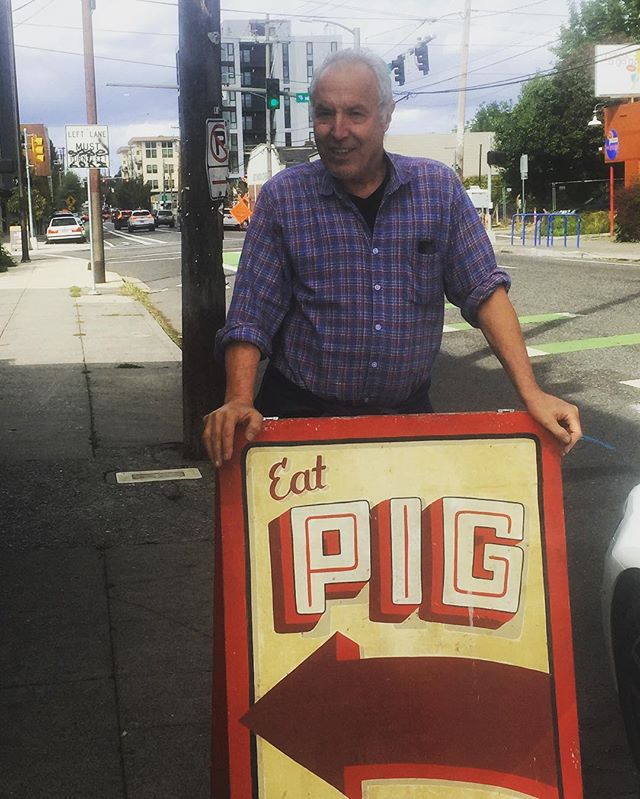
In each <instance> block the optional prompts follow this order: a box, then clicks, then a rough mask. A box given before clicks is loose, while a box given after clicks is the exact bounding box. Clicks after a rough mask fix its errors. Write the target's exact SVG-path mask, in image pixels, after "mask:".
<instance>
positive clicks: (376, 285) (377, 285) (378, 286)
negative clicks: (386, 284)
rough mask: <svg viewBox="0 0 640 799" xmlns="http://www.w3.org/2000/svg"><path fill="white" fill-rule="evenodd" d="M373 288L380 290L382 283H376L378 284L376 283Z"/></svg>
mask: <svg viewBox="0 0 640 799" xmlns="http://www.w3.org/2000/svg"><path fill="white" fill-rule="evenodd" d="M373 288H374V289H375V290H376V291H380V288H381V286H380V284H379V283H376V284H375V286H374V287H373Z"/></svg>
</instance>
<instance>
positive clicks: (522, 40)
mask: <svg viewBox="0 0 640 799" xmlns="http://www.w3.org/2000/svg"><path fill="white" fill-rule="evenodd" d="M95 4H96V9H95V11H94V12H93V33H94V52H95V56H96V58H95V65H96V91H97V105H98V122H99V123H101V124H106V125H108V126H109V139H110V149H111V152H112V155H113V156H115V152H116V150H117V148H118V147H120V146H122V145H124V144H126V143H127V141H128V139H129V138H131V137H133V136H157V135H169V136H175V135H178V100H177V92H176V91H175V89H172V88H139V87H135V86H134V85H133V84H154V85H163V86H175V84H176V68H175V63H176V49H177V42H178V0H95ZM11 5H12V9H13V25H14V43H15V52H16V68H17V73H18V95H19V104H20V117H21V120H22V122H25V123H32V122H42V123H44V124H45V125H46V126H47V128H48V130H49V136H50V137H51V139H52V141H53V143H54V145H55V146H56V147H64V126H65V125H67V124H84V123H86V119H87V117H86V105H85V88H84V66H83V57H82V14H81V2H80V0H11ZM395 5H396V8H394V7H393V6H394V4H393V3H391V2H389V0H221V18H222V20H223V21H224V20H227V19H244V20H247V19H264V15H265V14H267V13H268V14H270V15H271V17H272V18H273V17H277V18H283V17H284V18H291V20H292V28H293V32H294V34H296V35H300V36H304V35H305V34H316V35H322V34H325V33H332V34H334V33H337V34H338V35H340V36H342V41H343V45H344V46H349V45H350V44H351V43H352V40H353V39H352V34H351V33H350V32H349V31H347V30H344V29H343V28H340V27H336V25H341V26H344V27H346V28H349V29H353V28H356V27H357V28H359V29H360V37H361V45H362V47H366V48H368V49H371V50H373V51H374V52H376V53H377V54H379V55H380V56H382V57H383V58H384V59H385V60H386V61H388V62H390V61H391V60H392V59H393V58H395V57H396V56H397V55H399V54H400V53H402V52H404V51H405V50H407V49H408V48H411V47H413V46H414V45H415V44H416V43H417V40H418V38H419V37H423V38H426V37H433V39H432V41H431V42H430V43H429V62H430V71H429V74H428V75H426V76H423V75H421V74H420V73H417V74H416V75H414V76H413V77H411V76H410V75H408V78H411V79H408V80H407V83H406V84H405V86H404V87H402V89H400V88H399V87H397V85H396V84H394V86H395V87H396V88H397V89H398V100H399V102H398V104H397V107H396V111H395V113H394V117H393V121H392V124H391V128H390V133H393V134H402V133H445V132H449V131H452V130H454V129H455V126H456V120H457V116H458V84H459V74H460V53H461V50H462V47H461V45H462V39H463V16H464V13H463V12H464V6H465V3H464V0H449V2H447V3H444V2H442V0H402V3H398V4H395ZM471 7H472V11H471V28H470V40H469V63H468V73H467V85H468V87H469V91H467V92H466V94H465V119H466V120H467V121H469V120H471V119H472V118H473V116H474V114H475V112H476V110H477V108H478V106H479V105H480V104H482V103H487V102H492V101H493V100H514V101H515V100H517V97H518V94H519V92H520V89H521V87H522V83H514V84H512V85H509V86H503V87H493V86H492V84H494V83H495V82H497V81H508V80H516V79H518V78H522V77H524V76H527V75H532V74H534V73H535V72H536V71H538V70H545V69H549V68H550V67H552V66H553V64H554V61H555V58H554V55H553V52H552V50H551V49H550V48H552V47H553V45H554V43H555V42H556V41H557V39H558V35H559V32H560V27H561V26H562V25H563V24H564V23H566V22H567V20H568V0H529V1H528V2H527V0H484V2H483V3H480V2H479V0H473V1H472V5H471ZM400 8H401V10H399V9H400ZM332 22H333V23H336V25H332ZM113 84H127V85H125V86H123V85H120V86H116V85H113ZM476 86H480V87H483V88H479V89H475V88H474V87H476ZM406 90H414V91H423V92H429V93H427V94H421V95H416V96H413V97H410V98H408V99H400V98H401V96H402V94H403V93H406ZM112 166H113V168H114V170H115V169H117V168H118V166H119V159H118V158H116V157H112Z"/></svg>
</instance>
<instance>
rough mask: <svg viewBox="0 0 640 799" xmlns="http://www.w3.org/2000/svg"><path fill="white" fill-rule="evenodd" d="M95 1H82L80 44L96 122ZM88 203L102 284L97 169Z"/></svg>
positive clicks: (90, 113)
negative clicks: (93, 12) (93, 17)
mask: <svg viewBox="0 0 640 799" xmlns="http://www.w3.org/2000/svg"><path fill="white" fill-rule="evenodd" d="M94 7H95V0H82V43H83V50H84V87H85V94H86V102H87V123H88V124H89V125H97V124H98V106H97V103H96V73H95V64H94V60H93V24H92V21H91V11H92V9H93V8H94ZM88 184H89V204H90V211H91V213H90V219H91V262H92V265H93V282H94V284H95V283H104V282H105V279H106V278H105V271H104V239H103V235H102V202H101V200H100V170H99V169H90V170H89V180H88Z"/></svg>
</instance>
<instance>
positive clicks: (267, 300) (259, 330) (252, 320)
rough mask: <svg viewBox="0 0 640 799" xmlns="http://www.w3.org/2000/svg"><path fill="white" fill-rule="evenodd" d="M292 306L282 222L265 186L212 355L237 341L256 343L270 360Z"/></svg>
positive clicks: (257, 204)
mask: <svg viewBox="0 0 640 799" xmlns="http://www.w3.org/2000/svg"><path fill="white" fill-rule="evenodd" d="M290 303H291V272H290V268H289V264H288V261H287V255H286V251H285V247H284V244H283V236H282V220H281V218H280V215H279V213H278V206H277V203H275V202H274V201H273V199H272V196H271V191H270V187H269V185H268V184H267V185H265V186H263V188H262V189H261V191H260V195H259V197H258V201H257V203H256V207H255V210H254V213H253V216H252V217H251V224H250V225H249V228H248V230H247V234H246V236H245V240H244V246H243V248H242V255H241V256H240V262H239V264H238V272H237V275H236V281H235V286H234V289H233V297H232V300H231V305H230V307H229V314H228V316H227V321H226V323H225V325H224V327H223V328H222V329H221V330H219V331H218V333H217V335H216V346H215V351H216V356H217V357H222V356H223V353H224V350H225V349H226V347H228V346H229V344H231V343H233V342H237V341H242V342H247V343H250V344H254V345H255V346H256V347H258V349H259V350H260V351H261V353H262V354H263V355H264V356H267V357H268V356H270V355H271V350H272V342H273V338H274V336H275V334H276V332H277V331H278V328H279V327H280V325H281V324H282V320H283V319H284V317H285V315H286V313H287V311H288V310H289V307H290Z"/></svg>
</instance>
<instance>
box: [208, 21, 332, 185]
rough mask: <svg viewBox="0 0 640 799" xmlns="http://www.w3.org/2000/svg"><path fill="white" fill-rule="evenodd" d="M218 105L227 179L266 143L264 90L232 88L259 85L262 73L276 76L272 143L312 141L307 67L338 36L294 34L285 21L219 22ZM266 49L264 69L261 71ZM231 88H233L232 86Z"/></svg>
mask: <svg viewBox="0 0 640 799" xmlns="http://www.w3.org/2000/svg"><path fill="white" fill-rule="evenodd" d="M221 27H222V59H221V61H222V86H223V93H222V106H223V116H224V118H225V119H226V121H227V128H228V131H229V143H230V153H229V177H230V178H234V177H243V176H244V175H246V170H247V164H248V161H249V155H250V153H251V151H252V149H253V148H254V147H256V146H257V145H258V144H263V143H264V142H265V141H266V133H267V125H266V110H265V96H264V94H251V93H250V92H249V91H242V92H240V91H237V89H238V88H242V89H250V88H258V89H263V90H264V89H265V85H266V83H265V79H266V77H267V76H268V77H272V78H278V79H279V80H280V92H281V98H280V108H279V109H277V110H276V111H274V112H272V120H271V140H272V143H273V144H274V145H275V146H277V147H291V146H294V147H295V146H301V145H304V144H305V143H307V142H309V141H312V140H313V127H312V124H311V120H310V118H309V103H308V102H306V101H305V98H304V96H303V97H300V98H298V100H297V99H296V95H306V93H307V91H308V88H309V82H310V81H311V78H312V76H313V71H314V69H315V68H316V67H318V66H319V65H320V64H321V63H322V62H323V61H324V59H325V57H326V56H327V55H328V54H329V53H331V52H334V51H335V50H339V49H342V46H343V45H342V37H341V36H338V35H335V34H334V35H323V36H311V35H308V36H300V35H293V33H292V32H291V22H290V20H285V19H270V20H269V21H268V22H265V20H253V21H244V20H232V21H228V22H223V23H222V26H221ZM267 48H268V50H269V53H270V68H269V75H267ZM234 89H236V90H234Z"/></svg>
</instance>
